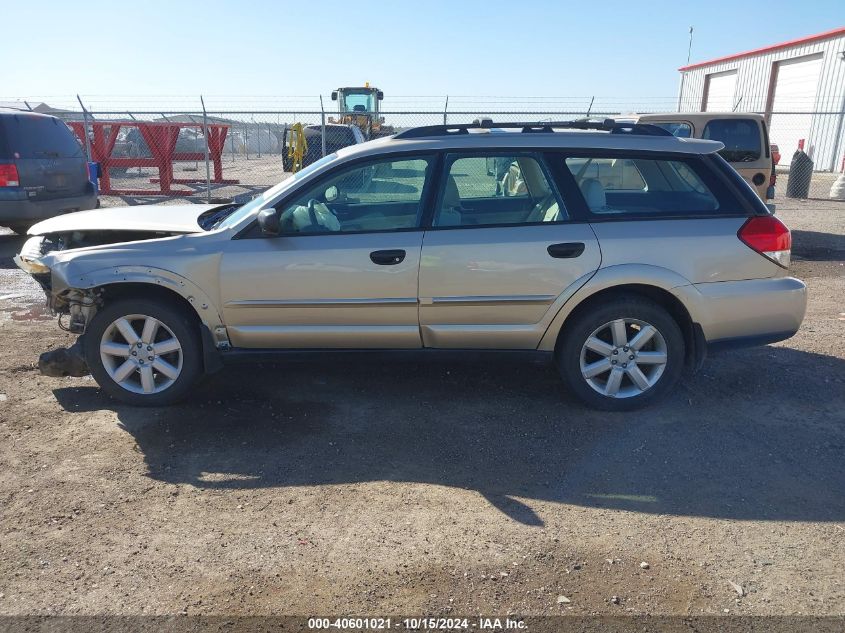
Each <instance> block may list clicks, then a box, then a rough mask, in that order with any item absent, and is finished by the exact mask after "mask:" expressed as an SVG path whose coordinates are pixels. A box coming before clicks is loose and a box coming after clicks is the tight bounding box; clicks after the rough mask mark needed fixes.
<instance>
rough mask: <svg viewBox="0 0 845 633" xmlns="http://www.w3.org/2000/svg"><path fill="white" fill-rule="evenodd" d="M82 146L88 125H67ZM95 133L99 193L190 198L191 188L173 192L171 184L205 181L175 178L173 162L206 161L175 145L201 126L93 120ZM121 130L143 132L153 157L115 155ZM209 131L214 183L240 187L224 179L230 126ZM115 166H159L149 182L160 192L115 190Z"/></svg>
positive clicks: (202, 154)
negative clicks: (184, 133)
mask: <svg viewBox="0 0 845 633" xmlns="http://www.w3.org/2000/svg"><path fill="white" fill-rule="evenodd" d="M68 124H69V125H70V126H71V128H72V129H73V131H74V132H75V133H76V136H77V137H79V140H80V141H81V142H82V144H83V145H84V144H85V123H84V122H83V121H70V122H69V123H68ZM89 125H90V126H91V131H92V138H91V139H90V140H91V160H93V161H96V162H98V163H100V193H102V194H104V195H116V196H155V195H162V196H189V195H191V194H193V193H195V192H194V191H192V190H190V189H173V188H171V185H172V184H174V183H175V184H189V183H197V182H205V180H206V179H205V178H199V177H198V178H174V177H173V163H174V162H175V161H201V160H205V152H204V151H202V152H177V151H176V142H177V141H178V140H179V132H180V131H181V130H182V129H185V128H193V129H198V130H202V129H203V125H202V124H201V123H175V122H169V121H156V122H148V121H92V122H91V123H89ZM121 127H136V128H138V131H139V132H140V133H141V136H142V137H143V139H144V142H145V143H146V144H147V147H149V148H150V154H151V156H150V157H142V156H112V152H113V151H114V146H115V143H116V142H117V135H118V133H119V132H120V128H121ZM205 127H206V129H207V130H208V136H207V144H208V158H209V160H211V161H212V162H213V163H214V177H213V178H212V179H211V182H213V183H215V184H238V181H237V180H226V179H224V178H223V146H224V144H225V142H226V134H227V133H228V132H229V126H228V125H224V124H220V123H209V124H208V125H207V126H205ZM112 167H123V168H129V167H156V168H157V169H158V178H150V182H155V183H158V184H159V190H158V191H156V190H154V189H112V186H111V173H110V171H109V170H110V169H111V168H112Z"/></svg>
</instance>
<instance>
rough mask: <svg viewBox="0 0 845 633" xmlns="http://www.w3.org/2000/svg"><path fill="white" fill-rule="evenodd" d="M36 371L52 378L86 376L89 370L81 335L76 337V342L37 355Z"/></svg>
mask: <svg viewBox="0 0 845 633" xmlns="http://www.w3.org/2000/svg"><path fill="white" fill-rule="evenodd" d="M38 371H40V372H41V374H42V375H43V376H51V377H53V378H64V377H65V376H74V377H81V376H87V375H88V374H89V373H90V372H89V371H88V364H87V363H86V362H85V354H84V353H83V352H82V337H81V336H80V337H79V338H78V339H76V343H74V344H73V345H71V346H70V347H60V348H58V349H54V350H51V351H49V352H44V353H43V354H41V356H39V357H38Z"/></svg>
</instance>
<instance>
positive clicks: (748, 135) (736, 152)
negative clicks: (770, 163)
mask: <svg viewBox="0 0 845 633" xmlns="http://www.w3.org/2000/svg"><path fill="white" fill-rule="evenodd" d="M701 138H705V139H708V140H711V141H721V142H722V143H724V144H725V149H723V150H722V151H720V152H719V154H720V155H721V156H722V158H724V159H725V160H726V161H728V162H729V163H750V162H753V161H755V160H760V155H761V149H762V145H763V144H762V140H761V135H760V124H759V123H758V122H757V121H756V120H755V119H713V120H711V121H708V123H707V125H705V126H704V131H703V132H702V133H701Z"/></svg>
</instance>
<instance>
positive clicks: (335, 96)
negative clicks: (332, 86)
mask: <svg viewBox="0 0 845 633" xmlns="http://www.w3.org/2000/svg"><path fill="white" fill-rule="evenodd" d="M332 101H337V90H332Z"/></svg>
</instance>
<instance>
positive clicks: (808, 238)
mask: <svg viewBox="0 0 845 633" xmlns="http://www.w3.org/2000/svg"><path fill="white" fill-rule="evenodd" d="M791 233H792V255H793V257H795V258H796V259H804V260H808V261H842V260H845V235H841V234H838V233H822V232H819V231H796V230H793V231H791Z"/></svg>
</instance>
